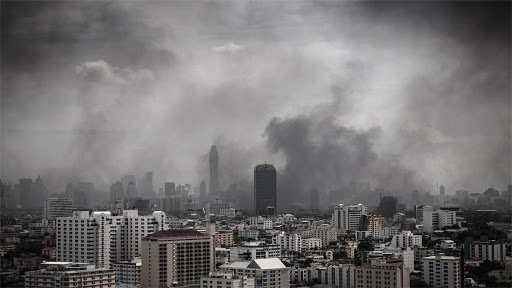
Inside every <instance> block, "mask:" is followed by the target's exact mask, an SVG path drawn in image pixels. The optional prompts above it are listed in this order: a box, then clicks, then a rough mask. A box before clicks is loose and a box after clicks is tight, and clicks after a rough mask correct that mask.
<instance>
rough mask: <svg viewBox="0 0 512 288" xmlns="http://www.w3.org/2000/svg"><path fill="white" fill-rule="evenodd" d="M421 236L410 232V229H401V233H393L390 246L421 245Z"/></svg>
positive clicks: (411, 246)
mask: <svg viewBox="0 0 512 288" xmlns="http://www.w3.org/2000/svg"><path fill="white" fill-rule="evenodd" d="M422 237H423V236H422V235H414V234H412V232H411V231H402V234H399V235H393V239H392V240H391V245H390V246H391V247H393V248H406V247H410V248H414V247H422V245H423V243H422V242H423V239H422Z"/></svg>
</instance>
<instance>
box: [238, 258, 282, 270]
mask: <svg viewBox="0 0 512 288" xmlns="http://www.w3.org/2000/svg"><path fill="white" fill-rule="evenodd" d="M247 268H259V269H281V268H286V266H284V264H283V262H281V260H279V258H267V259H255V260H252V262H251V263H250V264H249V265H248V266H247Z"/></svg>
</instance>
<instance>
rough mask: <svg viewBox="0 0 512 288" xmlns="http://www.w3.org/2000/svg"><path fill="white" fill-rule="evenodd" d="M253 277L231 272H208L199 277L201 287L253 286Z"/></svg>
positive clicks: (243, 287)
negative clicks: (206, 274)
mask: <svg viewBox="0 0 512 288" xmlns="http://www.w3.org/2000/svg"><path fill="white" fill-rule="evenodd" d="M254 280H255V279H254V277H250V276H238V275H234V273H233V272H217V271H214V272H210V274H209V275H208V276H203V277H201V288H253V287H254Z"/></svg>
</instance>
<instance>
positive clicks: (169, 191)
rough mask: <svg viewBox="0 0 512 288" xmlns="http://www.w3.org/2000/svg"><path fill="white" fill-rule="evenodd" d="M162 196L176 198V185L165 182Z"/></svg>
mask: <svg viewBox="0 0 512 288" xmlns="http://www.w3.org/2000/svg"><path fill="white" fill-rule="evenodd" d="M164 196H165V197H172V196H176V183H174V182H165V184H164Z"/></svg>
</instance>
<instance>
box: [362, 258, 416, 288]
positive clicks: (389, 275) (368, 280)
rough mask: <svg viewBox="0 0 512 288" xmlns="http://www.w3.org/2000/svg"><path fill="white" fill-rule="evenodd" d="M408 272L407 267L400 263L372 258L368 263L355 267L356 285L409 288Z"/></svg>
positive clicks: (368, 287) (363, 286)
mask: <svg viewBox="0 0 512 288" xmlns="http://www.w3.org/2000/svg"><path fill="white" fill-rule="evenodd" d="M409 273H410V272H409V268H407V267H405V266H404V265H403V264H402V263H387V262H386V261H385V260H384V259H372V261H371V263H370V264H369V265H363V266H359V267H356V268H355V279H356V287H358V288H375V287H382V288H409V287H410V286H409V282H410V280H409Z"/></svg>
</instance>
